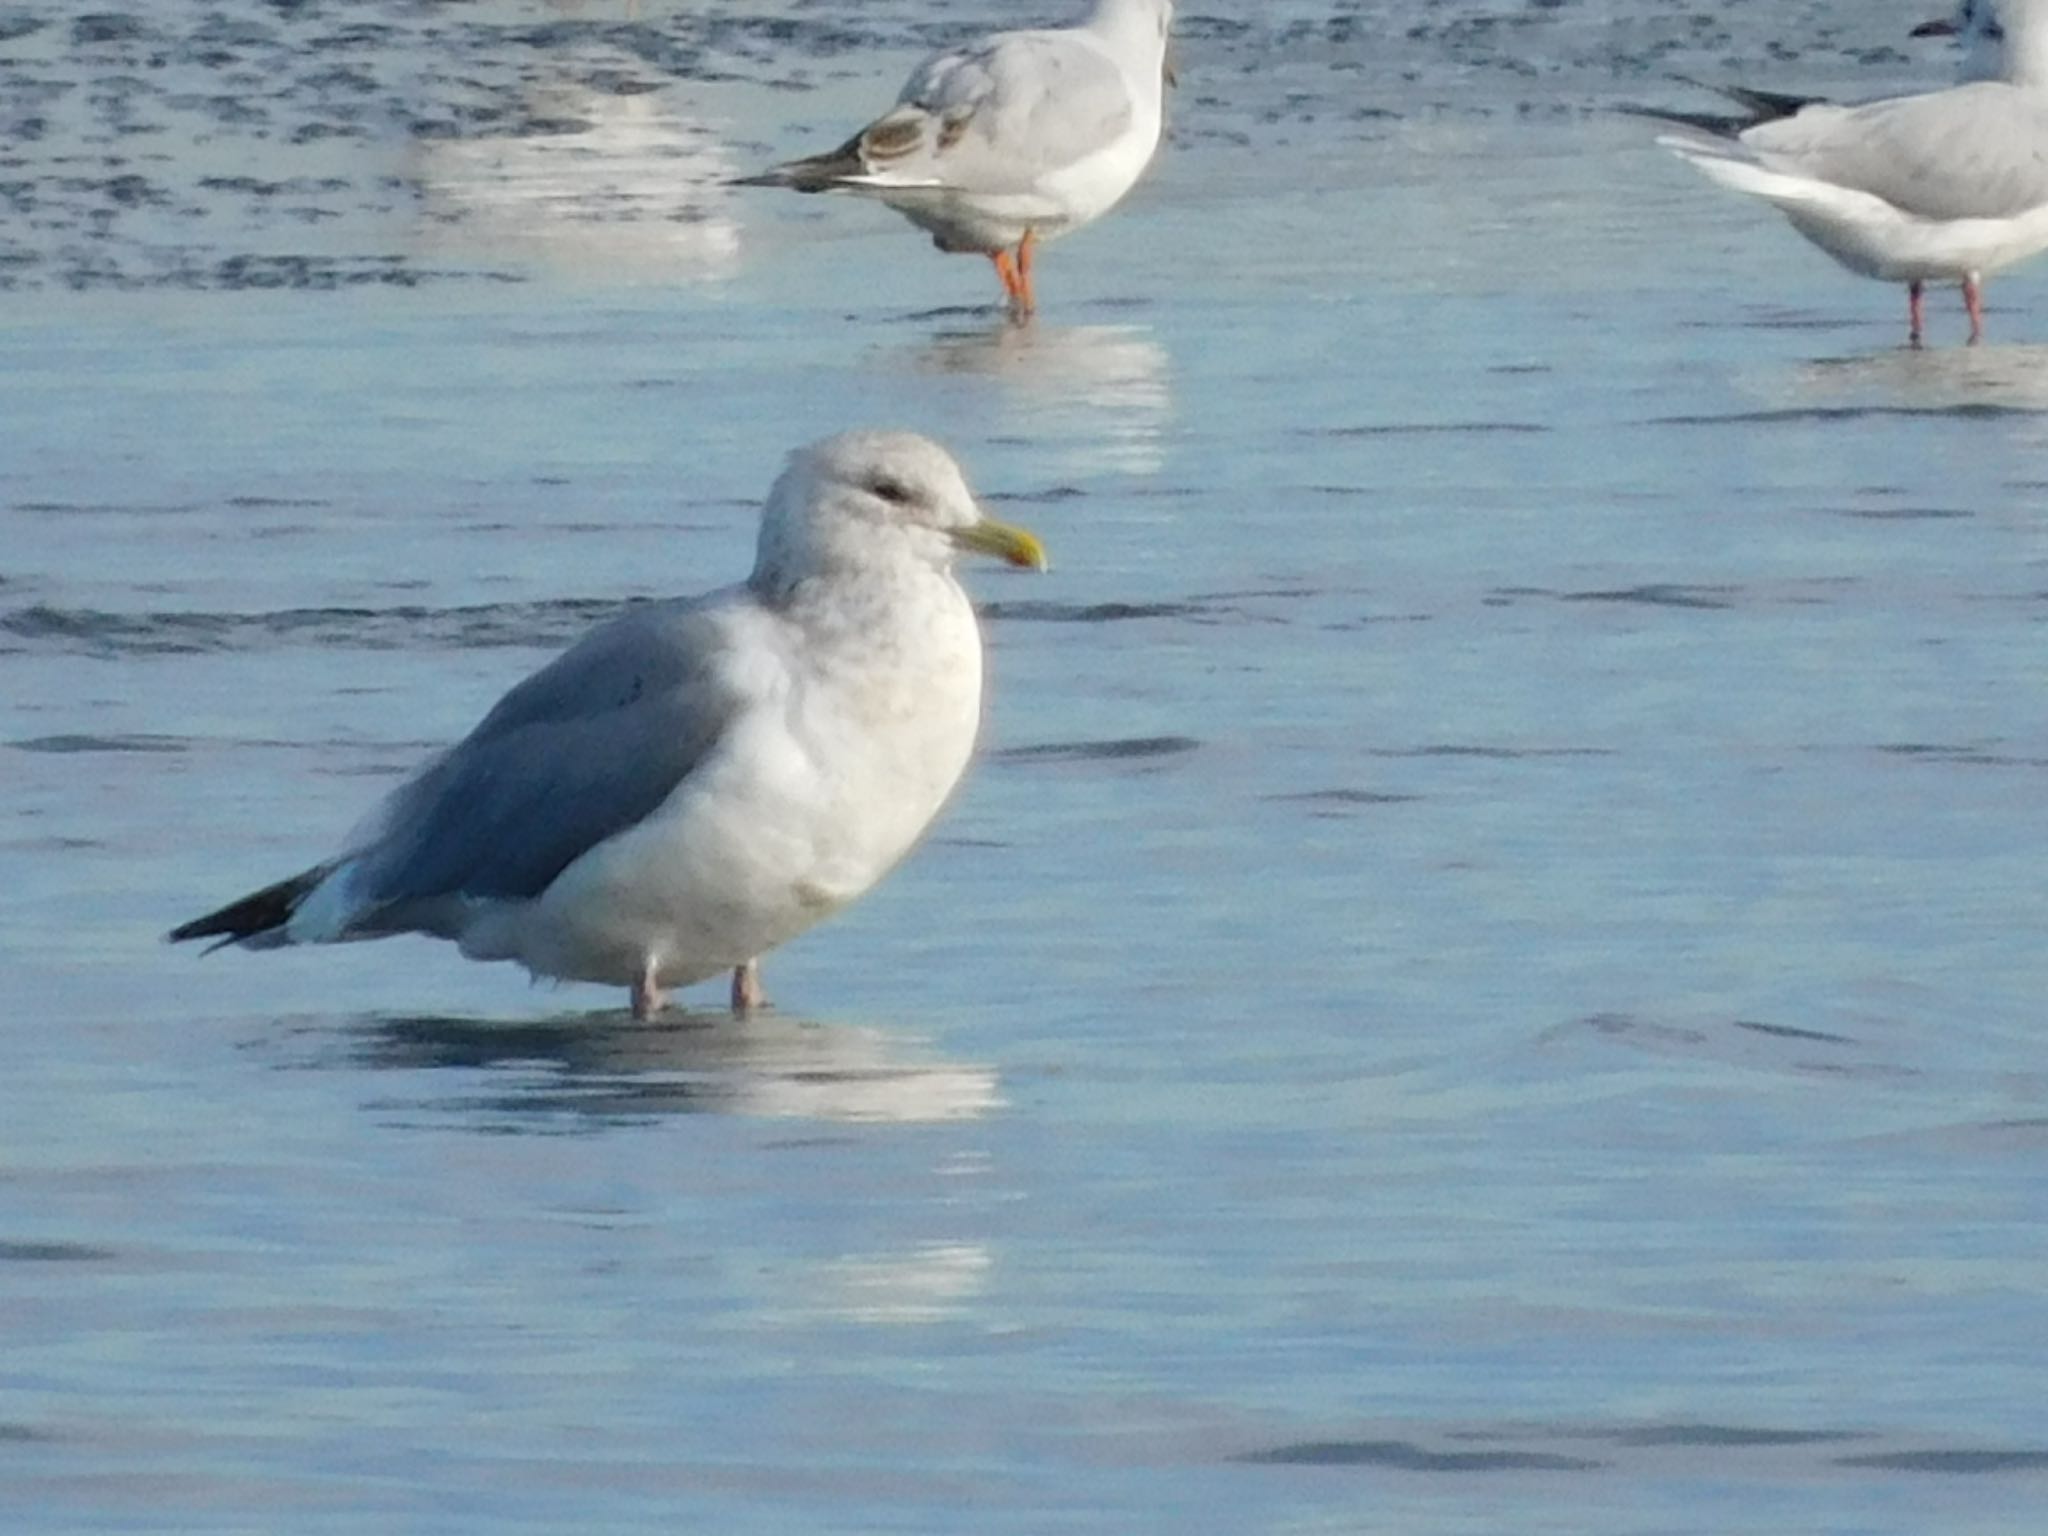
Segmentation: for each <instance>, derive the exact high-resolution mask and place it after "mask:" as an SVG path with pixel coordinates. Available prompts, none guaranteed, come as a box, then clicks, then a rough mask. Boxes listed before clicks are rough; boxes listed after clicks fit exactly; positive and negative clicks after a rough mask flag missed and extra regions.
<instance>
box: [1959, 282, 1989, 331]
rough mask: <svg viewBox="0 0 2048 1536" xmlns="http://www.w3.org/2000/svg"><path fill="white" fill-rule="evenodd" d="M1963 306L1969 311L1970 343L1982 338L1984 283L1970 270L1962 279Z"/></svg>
mask: <svg viewBox="0 0 2048 1536" xmlns="http://www.w3.org/2000/svg"><path fill="white" fill-rule="evenodd" d="M1963 308H1965V309H1967V310H1968V311H1969V312H1970V345H1971V346H1973V347H1974V346H1975V345H1976V344H1977V343H1978V342H1980V341H1982V340H1983V339H1984V285H1983V284H1982V283H1981V282H1979V281H1978V280H1977V274H1976V273H1974V272H1972V273H1971V274H1970V275H1969V276H1968V277H1965V278H1964V279H1963Z"/></svg>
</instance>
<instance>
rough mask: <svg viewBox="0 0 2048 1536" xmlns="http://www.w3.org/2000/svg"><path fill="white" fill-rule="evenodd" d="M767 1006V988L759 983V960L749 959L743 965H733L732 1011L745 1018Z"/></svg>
mask: <svg viewBox="0 0 2048 1536" xmlns="http://www.w3.org/2000/svg"><path fill="white" fill-rule="evenodd" d="M767 1006H768V989H767V988H765V987H763V986H762V985H761V962H760V961H759V960H749V961H748V962H747V963H746V964H745V965H739V966H734V967H733V973H732V1011H733V1012H734V1013H735V1014H737V1015H739V1016H740V1017H741V1018H745V1017H746V1016H747V1015H748V1014H750V1013H753V1012H755V1011H756V1010H757V1009H761V1008H766V1007H767Z"/></svg>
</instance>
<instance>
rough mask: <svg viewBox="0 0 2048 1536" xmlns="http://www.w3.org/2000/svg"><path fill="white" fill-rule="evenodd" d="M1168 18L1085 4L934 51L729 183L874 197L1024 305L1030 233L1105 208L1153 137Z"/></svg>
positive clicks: (1106, 1)
mask: <svg viewBox="0 0 2048 1536" xmlns="http://www.w3.org/2000/svg"><path fill="white" fill-rule="evenodd" d="M1172 23H1173V4H1172V0H1096V3H1095V6H1094V8H1093V9H1092V10H1091V11H1090V12H1089V13H1088V15H1087V17H1086V18H1085V19H1084V20H1083V21H1081V22H1080V24H1079V25H1077V26H1073V27H1068V28H1063V29H1056V30H1040V31H1026V32H999V33H996V34H995V35H994V36H992V37H987V38H984V39H982V40H981V41H980V42H977V43H974V44H972V45H971V46H969V47H966V48H962V49H958V50H954V51H949V52H945V53H938V54H934V55H933V56H932V57H931V58H929V59H926V60H925V61H924V62H923V63H922V64H920V65H919V66H918V67H917V69H916V70H915V71H914V72H912V74H911V76H910V80H909V82H908V83H907V84H906V85H905V86H904V87H903V91H902V94H901V95H899V96H898V97H897V98H896V105H895V107H894V108H892V109H891V110H890V111H888V112H886V113H884V114H883V115H882V116H881V117H879V118H877V119H875V121H874V122H872V123H870V124H868V126H867V127H865V128H863V129H861V131H860V132H859V133H856V134H855V135H854V136H853V137H852V138H850V139H848V140H847V141H846V142H845V143H844V144H842V145H840V146H839V147H838V148H837V149H834V150H832V151H830V152H829V153H827V154H822V155H814V156H812V157H810V158H809V159H804V160H792V161H790V162H788V163H787V164H784V165H779V166H776V167H775V168H774V169H772V170H769V171H766V172H763V173H762V174H761V175H759V176H751V177H746V178H744V179H742V180H741V181H740V182H739V183H738V185H742V186H771V187H791V188H794V189H795V190H796V191H799V192H833V191H846V192H858V193H862V194H864V195H866V196H869V197H874V198H879V199H880V200H881V201H882V202H884V203H887V204H888V205H889V206H890V207H891V208H894V209H895V210H896V211H897V212H898V213H900V214H902V215H903V216H904V217H905V218H907V219H909V220H910V221H911V223H913V224H915V225H917V226H918V228H920V229H923V230H925V231H927V232H928V233H929V234H930V235H931V237H932V243H933V244H934V245H936V246H937V247H938V248H939V249H940V250H942V251H951V252H964V251H974V252H979V253H980V254H982V255H985V256H987V257H988V258H989V259H990V260H991V261H993V262H994V263H995V267H996V275H997V276H998V277H999V278H1000V279H1001V280H1002V284H1003V292H1004V293H1005V294H1006V295H1007V296H1008V298H1009V303H1010V308H1011V310H1012V311H1013V312H1014V313H1016V314H1019V315H1026V314H1029V313H1031V311H1032V310H1033V309H1034V308H1035V307H1036V304H1037V299H1036V296H1035V294H1034V292H1033V290H1032V282H1031V265H1032V252H1033V250H1034V249H1035V248H1036V247H1037V245H1038V244H1039V242H1041V241H1045V240H1051V239H1055V238H1057V237H1058V236H1060V235H1063V234H1066V233H1067V232H1068V231H1069V230H1074V229H1079V228H1080V227H1081V226H1082V225H1083V224H1086V223H1088V222H1090V221H1091V220H1093V219H1096V218H1099V217H1101V216H1102V215H1103V214H1105V213H1107V212H1108V211H1109V210H1110V209H1111V208H1113V207H1115V206H1116V204H1117V203H1118V202H1119V201H1120V200H1122V198H1123V196H1124V194H1125V193H1127V192H1129V191H1130V190H1131V188H1132V187H1133V186H1135V185H1136V184H1137V181H1138V177H1139V176H1140V175H1141V174H1143V172H1144V169H1145V167H1146V166H1147V165H1148V164H1149V163H1150V162H1151V159H1152V155H1153V152H1154V151H1155V150H1156V149H1157V148H1158V147H1159V130H1160V123H1161V119H1162V112H1163V108H1162V102H1161V97H1162V95H1163V87H1164V86H1165V85H1166V84H1167V83H1169V81H1170V78H1171V76H1170V74H1169V72H1168V65H1167V59H1166V44H1167V33H1168V30H1169V29H1170V28H1171V26H1172Z"/></svg>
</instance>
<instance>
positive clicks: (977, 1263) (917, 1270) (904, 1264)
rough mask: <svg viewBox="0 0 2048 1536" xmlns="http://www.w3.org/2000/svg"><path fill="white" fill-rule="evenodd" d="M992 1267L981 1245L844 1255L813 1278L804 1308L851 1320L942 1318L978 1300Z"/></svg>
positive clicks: (898, 1322) (942, 1245)
mask: <svg viewBox="0 0 2048 1536" xmlns="http://www.w3.org/2000/svg"><path fill="white" fill-rule="evenodd" d="M994 1267H995V1259H994V1256H993V1255H992V1254H990V1252H989V1250H988V1249H987V1248H986V1247H985V1246H983V1245H982V1244H980V1243H923V1244H920V1245H919V1246H917V1247H915V1248H912V1249H909V1250H908V1251H906V1252H902V1253H877V1254H848V1255H846V1256H844V1257H842V1258H837V1259H833V1260H831V1261H830V1262H829V1263H827V1264H826V1265H824V1266H823V1269H822V1271H821V1272H820V1273H818V1274H817V1275H816V1276H814V1277H813V1280H812V1294H811V1305H810V1307H809V1309H808V1310H811V1311H816V1312H823V1313H826V1314H828V1315H830V1316H834V1317H843V1318H845V1319H847V1320H848V1321H850V1322H856V1323H882V1324H895V1325H899V1326H901V1325H906V1324H917V1323H938V1322H944V1321H945V1320H946V1319H947V1318H949V1317H954V1316H957V1315H958V1314H960V1313H961V1312H964V1311H966V1310H967V1309H968V1308H969V1306H970V1305H971V1304H972V1303H973V1302H975V1301H976V1300H977V1299H979V1298H980V1296H981V1294H982V1292H983V1291H984V1290H985V1289H986V1288H987V1285H988V1280H989V1273H990V1271H991V1270H992V1269H994ZM800 1310H801V1309H800Z"/></svg>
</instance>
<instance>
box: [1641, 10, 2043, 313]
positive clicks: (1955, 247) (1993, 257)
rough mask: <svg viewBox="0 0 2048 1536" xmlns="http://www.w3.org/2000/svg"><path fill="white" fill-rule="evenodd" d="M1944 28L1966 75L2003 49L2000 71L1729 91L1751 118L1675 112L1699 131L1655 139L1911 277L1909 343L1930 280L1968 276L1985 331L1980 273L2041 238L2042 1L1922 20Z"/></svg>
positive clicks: (1821, 235) (1963, 280)
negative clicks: (1864, 95)
mask: <svg viewBox="0 0 2048 1536" xmlns="http://www.w3.org/2000/svg"><path fill="white" fill-rule="evenodd" d="M1937 34H1941V35H1948V34H1953V35H1956V36H1958V37H1959V38H1960V39H1961V40H1962V41H1963V42H1964V44H1965V46H1966V56H1965V61H1964V70H1965V72H1966V73H1968V72H1974V71H1982V70H1983V69H1984V68H1985V63H1984V60H1985V58H1986V52H1985V50H1987V49H1997V50H1999V53H1998V57H1999V64H1998V67H1997V74H1996V78H1991V79H1971V80H1968V81H1966V83H1964V84H1961V85H1954V86H1950V87H1949V88H1948V89H1946V90H1939V91H1928V92H1924V93H1922V94H1919V95H1914V96H1897V97H1892V98H1889V99H1886V100H1883V101H1873V102H1869V103H1866V104H1865V105H1862V106H1836V105H1833V104H1831V103H1828V102H1814V101H1801V100H1799V99H1798V98H1794V97H1778V96H1772V95H1766V94H1764V93H1759V92H1746V91H1732V92H1728V93H1726V94H1729V95H1731V96H1733V97H1734V99H1735V100H1737V101H1738V102H1740V103H1742V104H1743V105H1744V106H1746V107H1747V108H1749V109H1750V111H1751V114H1752V115H1751V117H1750V118H1749V119H1748V120H1747V122H1746V124H1743V123H1729V124H1725V125H1724V124H1720V123H1717V122H1715V121H1713V120H1711V119H1706V118H1702V117H1689V116H1685V115H1683V114H1681V115H1679V117H1678V121H1680V122H1682V123H1683V124H1684V125H1685V126H1686V127H1687V128H1689V129H1691V130H1694V131H1692V132H1687V133H1678V134H1666V135H1664V136H1663V137H1661V138H1659V139H1658V141H1657V142H1658V143H1660V144H1662V145H1664V146H1665V147H1666V148H1668V149H1672V150H1674V151H1676V152H1677V153H1678V154H1679V155H1681V156H1683V157H1684V158H1685V159H1687V160H1688V161H1690V162H1691V163H1692V164H1694V165H1695V166H1697V167H1698V168H1699V169H1700V170H1701V171H1703V172H1704V173H1705V174H1706V175H1708V176H1710V177H1712V178H1713V179H1714V180H1715V181H1717V182H1719V183H1721V184H1722V185H1723V186H1726V187H1732V188H1734V189H1735V190H1736V191H1738V192H1746V193H1748V194H1750V195H1751V196H1754V197H1760V198H1762V199H1763V200H1764V201H1766V202H1768V203H1770V204H1772V205H1773V206H1774V207H1776V208H1778V209H1779V210H1780V211H1781V212H1782V213H1784V215H1785V216H1786V217H1787V218H1788V219H1790V220H1791V221H1792V226H1793V228H1795V229H1797V230H1798V231H1799V232H1800V233H1801V234H1802V235H1804V236H1806V238H1807V239H1809V240H1811V241H1812V242H1813V243H1814V244H1815V245H1818V246H1819V247H1820V248H1821V249H1822V250H1824V251H1826V252H1827V253H1828V254H1829V255H1830V256H1832V257H1834V258H1835V260H1837V261H1839V262H1840V263H1841V264H1842V265H1843V266H1845V267H1847V268H1849V270H1850V271H1852V272H1859V273H1861V274H1863V275H1864V276H1866V277H1874V278H1878V279H1880V280H1882V281H1885V282H1903V283H1905V284H1906V294H1907V319H1908V332H1907V334H1908V338H1909V339H1910V340H1911V342H1912V343H1913V344H1914V345H1916V346H1917V345H1918V344H1919V342H1920V338H1921V334H1922V330H1923V320H1924V310H1923V304H1922V294H1923V289H1924V285H1925V284H1927V283H1930V282H1955V283H1960V284H1961V285H1962V289H1963V303H1964V306H1965V307H1966V308H1967V309H1968V311H1969V315H1970V340H1971V341H1972V342H1977V341H1981V340H1982V339H1983V335H1984V297H1983V283H1984V277H1985V275H1986V274H1988V273H1991V272H1996V271H1998V270H1999V269H2000V268H2002V267H2007V266H2011V265H2012V264H2013V263H2014V262H2018V261H2023V260H2025V259H2026V258H2027V257H2029V256H2033V255H2036V254H2038V253H2039V252H2040V251H2042V250H2043V249H2048V0H1997V3H1996V4H1994V3H1993V0H1966V3H1965V4H1964V5H1963V7H1962V8H1961V10H1960V11H1959V13H1958V15H1957V17H1955V18H1954V19H1950V20H1944V21H1938V22H1930V23H1927V24H1925V25H1923V26H1921V27H1919V28H1917V29H1916V30H1915V35H1917V36H1933V35H1937Z"/></svg>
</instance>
